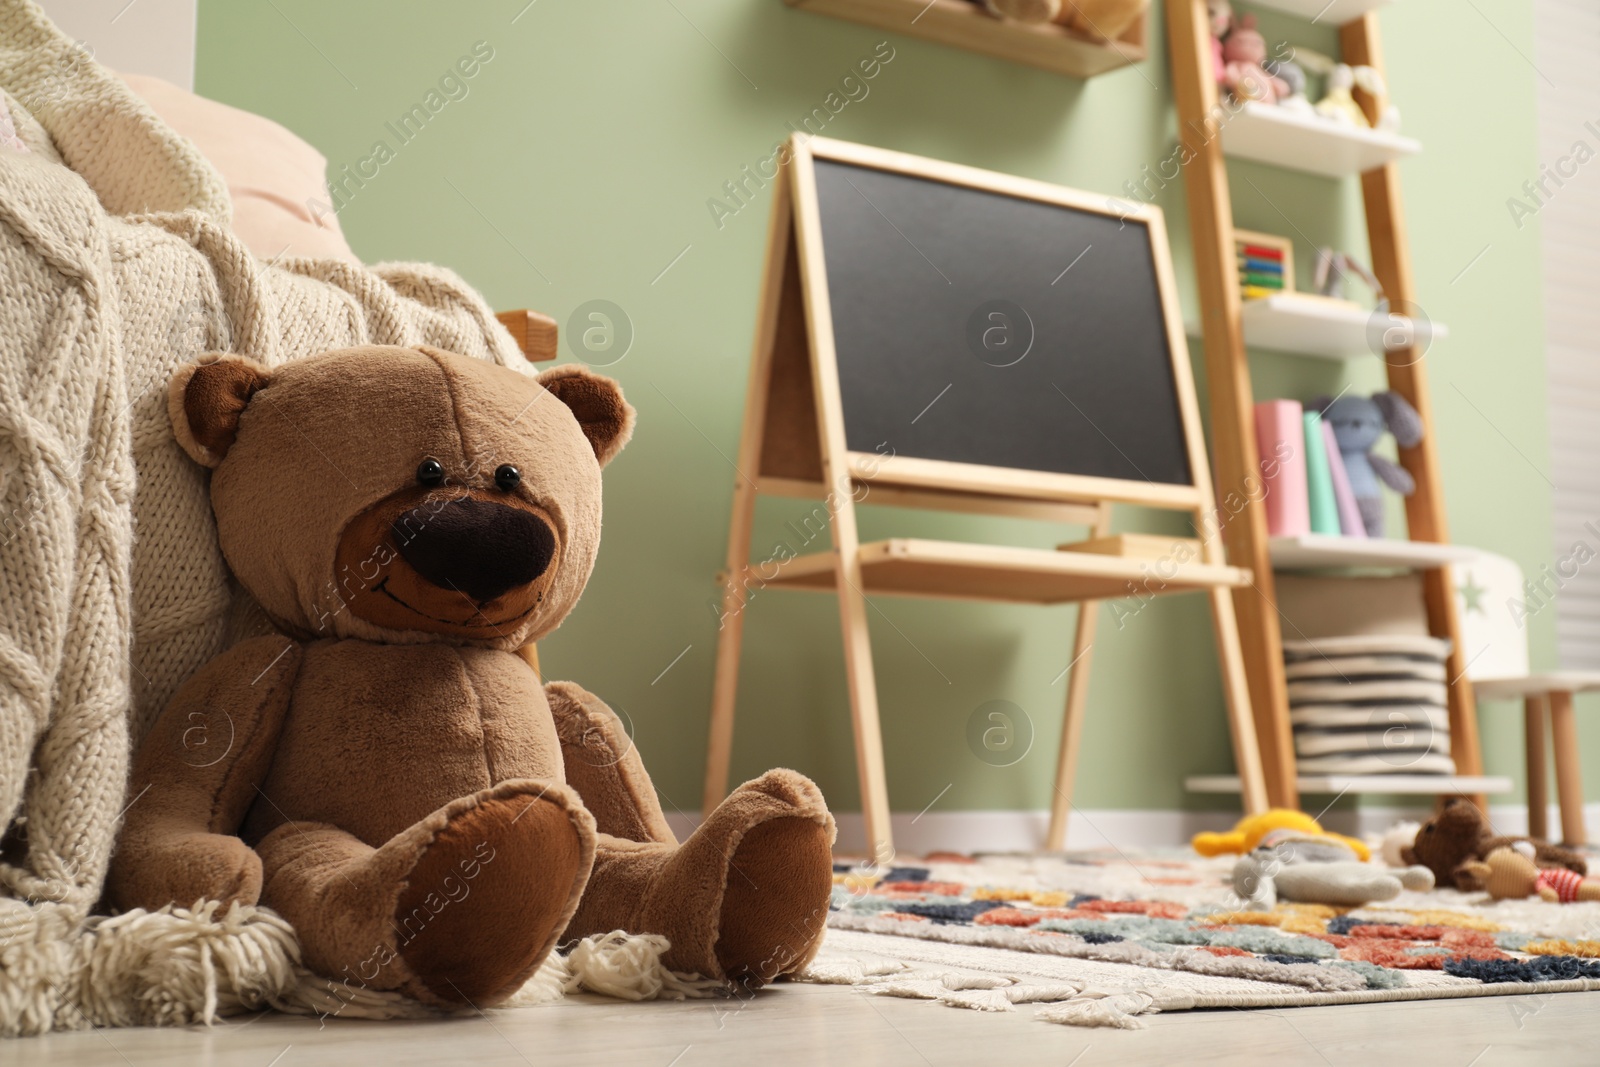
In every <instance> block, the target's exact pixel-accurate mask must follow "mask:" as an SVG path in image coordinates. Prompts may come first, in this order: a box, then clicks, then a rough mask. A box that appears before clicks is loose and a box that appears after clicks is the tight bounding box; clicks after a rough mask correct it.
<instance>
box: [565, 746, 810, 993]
mask: <svg viewBox="0 0 1600 1067" xmlns="http://www.w3.org/2000/svg"><path fill="white" fill-rule="evenodd" d="M833 838H834V825H833V817H832V816H830V815H829V814H828V808H827V805H826V804H825V803H824V801H823V799H822V794H821V792H820V791H819V790H818V789H817V787H816V786H815V785H813V784H812V783H811V782H810V781H809V780H808V779H806V778H804V777H802V776H801V775H799V774H796V773H795V772H794V771H786V770H774V771H768V772H767V773H766V774H764V775H762V776H761V777H760V778H757V779H756V780H755V781H752V782H746V783H745V784H744V785H742V786H740V787H739V788H738V789H736V790H734V791H733V793H732V794H731V795H729V797H728V798H727V799H726V800H724V801H723V802H722V803H721V804H719V805H718V806H717V808H716V810H715V811H713V812H712V813H711V815H710V816H709V817H708V818H707V819H706V820H705V821H704V822H703V823H701V825H700V828H699V829H697V830H696V831H695V832H694V834H693V836H691V837H690V838H689V840H687V841H685V842H684V843H683V844H682V845H680V846H677V847H673V846H671V845H667V844H663V843H659V842H644V843H641V842H633V841H623V840H619V839H617V838H614V837H608V836H605V835H602V836H601V837H600V838H599V840H598V843H597V845H596V849H595V868H594V874H593V876H592V877H591V878H590V880H589V888H588V890H587V891H586V892H585V893H584V897H583V901H582V903H581V904H579V906H578V912H577V914H576V915H575V916H574V917H573V920H572V924H571V925H570V926H569V927H567V932H566V936H567V937H569V938H571V937H586V936H589V935H592V934H598V933H604V932H606V931H609V930H616V929H622V930H626V931H628V932H629V933H639V934H664V935H665V936H666V937H667V939H668V940H670V941H671V942H672V948H671V950H670V951H669V952H668V953H667V954H666V956H665V957H664V962H665V963H666V965H667V966H668V967H670V968H672V969H673V970H677V971H692V972H695V973H697V974H701V975H704V976H706V977H710V978H727V979H732V980H737V981H742V982H746V983H748V984H751V985H761V984H763V983H765V982H768V981H771V980H772V979H774V978H777V977H779V976H780V975H784V974H789V973H791V972H793V971H796V970H798V969H800V968H801V967H803V966H805V964H806V963H808V962H809V961H810V959H811V957H812V956H813V955H815V953H816V950H817V948H818V946H820V945H821V943H822V929H823V923H824V921H825V920H826V919H827V915H828V898H829V895H830V893H831V891H832V886H833V854H832V846H833Z"/></svg>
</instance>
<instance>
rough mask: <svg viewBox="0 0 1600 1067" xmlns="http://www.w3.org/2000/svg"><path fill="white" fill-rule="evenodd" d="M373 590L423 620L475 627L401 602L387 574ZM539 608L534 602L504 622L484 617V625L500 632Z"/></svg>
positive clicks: (541, 598) (447, 624)
mask: <svg viewBox="0 0 1600 1067" xmlns="http://www.w3.org/2000/svg"><path fill="white" fill-rule="evenodd" d="M372 589H373V592H376V593H382V594H383V595H384V596H386V597H388V598H389V599H390V600H392V601H394V602H395V603H396V604H399V605H400V606H401V607H403V608H405V609H406V610H407V611H409V612H411V614H413V615H418V616H421V617H422V618H424V619H427V620H429V621H430V622H437V623H442V624H443V625H445V626H462V627H472V626H473V624H472V623H471V622H457V621H456V620H455V619H441V618H439V617H438V616H437V615H429V614H428V613H427V612H426V611H418V610H417V609H416V608H414V607H412V606H411V605H410V604H407V603H406V602H405V601H404V600H401V599H400V598H399V597H397V596H395V595H394V594H393V593H391V592H389V576H388V575H387V574H385V575H384V576H383V581H381V582H379V583H378V584H377V585H375V586H373V587H372ZM463 595H465V594H463ZM539 599H540V600H543V599H544V598H543V597H540V598H539ZM538 606H539V601H538V600H536V601H534V602H533V604H531V605H529V607H528V610H527V611H524V612H522V613H521V614H518V615H515V616H513V617H511V618H509V619H506V620H504V621H502V622H490V621H489V618H488V616H484V625H486V626H487V627H488V628H489V629H491V630H498V629H499V628H500V627H502V626H507V625H509V624H511V623H514V622H520V621H521V620H522V619H523V618H524V617H526V616H527V615H528V614H529V613H530V612H532V611H533V609H534V608H536V607H538ZM478 614H479V615H483V612H482V611H481V610H480V611H479V612H478Z"/></svg>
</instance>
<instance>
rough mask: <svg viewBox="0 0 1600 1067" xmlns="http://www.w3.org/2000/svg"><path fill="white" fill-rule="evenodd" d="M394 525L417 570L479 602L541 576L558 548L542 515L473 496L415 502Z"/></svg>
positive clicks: (398, 542) (404, 553)
mask: <svg viewBox="0 0 1600 1067" xmlns="http://www.w3.org/2000/svg"><path fill="white" fill-rule="evenodd" d="M390 530H391V531H392V532H393V534H394V539H395V544H396V545H397V546H398V547H399V549H400V555H401V556H402V557H404V559H405V561H406V562H407V563H409V564H411V566H412V568H413V569H414V570H415V571H416V572H417V573H418V574H420V575H421V576H422V577H423V578H425V579H427V580H428V581H429V582H432V583H433V584H434V585H437V586H439V587H440V588H442V589H455V590H458V591H459V592H462V593H465V594H466V595H467V596H469V597H471V598H472V599H473V600H476V601H477V602H478V603H480V604H483V603H487V602H488V601H490V600H493V599H494V598H495V597H497V596H499V595H501V594H502V593H505V592H507V591H508V590H511V589H515V588H517V587H518V586H520V585H527V584H528V583H529V582H531V581H533V580H534V579H536V578H538V577H539V576H540V575H541V574H543V573H544V572H545V570H546V568H548V567H549V566H550V560H551V559H552V558H553V557H554V556H555V551H556V536H555V534H554V533H553V532H552V531H551V529H550V527H549V526H547V525H545V523H543V522H542V521H540V519H539V518H538V517H537V516H534V515H530V514H529V513H528V512H526V511H523V510H521V509H520V508H514V507H508V506H507V505H505V504H496V503H494V502H493V501H490V500H474V499H472V498H470V497H463V498H461V499H458V500H451V501H449V502H447V503H445V504H443V505H440V504H437V503H433V502H429V503H426V504H423V505H421V506H420V507H416V508H413V509H411V510H410V511H408V512H406V513H405V514H403V515H401V516H400V517H399V518H397V519H395V520H394V522H393V523H391V524H390Z"/></svg>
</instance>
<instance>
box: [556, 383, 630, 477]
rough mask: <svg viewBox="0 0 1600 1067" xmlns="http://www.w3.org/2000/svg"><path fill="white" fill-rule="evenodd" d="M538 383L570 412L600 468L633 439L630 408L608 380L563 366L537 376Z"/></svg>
mask: <svg viewBox="0 0 1600 1067" xmlns="http://www.w3.org/2000/svg"><path fill="white" fill-rule="evenodd" d="M539 384H540V385H542V386H544V387H545V389H546V390H548V391H549V392H550V393H551V394H552V395H553V396H554V397H555V398H556V399H557V400H559V401H561V402H562V403H563V404H565V405H567V407H568V408H569V409H571V411H572V414H573V416H574V417H575V418H576V419H577V420H578V425H579V426H580V427H582V429H583V435H584V436H585V437H587V438H588V439H589V447H591V448H593V449H594V454H595V458H596V459H598V460H599V461H600V466H602V467H604V466H605V465H606V464H607V463H609V462H611V457H612V456H615V455H616V454H617V453H618V452H621V451H622V446H623V445H625V444H627V443H628V438H630V437H632V436H633V419H634V412H633V406H632V405H631V404H629V403H628V402H627V401H626V400H624V399H622V387H621V386H619V385H617V383H616V382H614V381H612V380H611V379H610V378H606V377H602V376H601V375H598V374H595V373H593V372H591V371H589V370H588V369H587V368H585V367H582V366H580V365H578V364H576V363H565V364H562V365H561V366H559V367H552V368H551V369H550V370H547V371H545V372H544V373H543V374H541V375H539Z"/></svg>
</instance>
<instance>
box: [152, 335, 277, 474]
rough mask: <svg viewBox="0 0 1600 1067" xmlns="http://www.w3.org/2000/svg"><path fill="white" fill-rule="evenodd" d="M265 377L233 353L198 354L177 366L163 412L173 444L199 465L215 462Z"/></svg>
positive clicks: (209, 465)
mask: <svg viewBox="0 0 1600 1067" xmlns="http://www.w3.org/2000/svg"><path fill="white" fill-rule="evenodd" d="M267 379H268V374H267V372H266V370H264V369H263V368H262V367H261V366H260V365H259V364H257V363H253V362H251V361H250V360H247V359H243V358H241V357H239V356H224V355H207V356H201V357H200V360H199V362H197V363H186V364H184V365H183V366H182V367H179V368H178V373H176V374H174V375H173V376H172V383H171V384H170V385H169V386H168V387H167V416H168V417H169V418H171V419H172V434H173V436H174V437H176V438H177V439H178V444H179V445H181V446H182V447H183V450H184V451H185V452H187V453H189V455H190V457H191V458H193V460H194V461H195V462H196V463H199V464H201V465H202V466H205V467H215V466H216V465H217V464H219V463H221V462H222V457H223V456H225V455H227V454H228V449H229V448H231V447H232V446H233V438H234V435H235V434H236V433H237V432H238V430H239V416H240V415H241V414H242V413H243V412H244V409H245V405H246V404H248V403H250V398H251V397H252V396H254V395H255V392H256V390H258V389H260V388H261V387H262V386H264V385H266V384H267Z"/></svg>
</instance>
